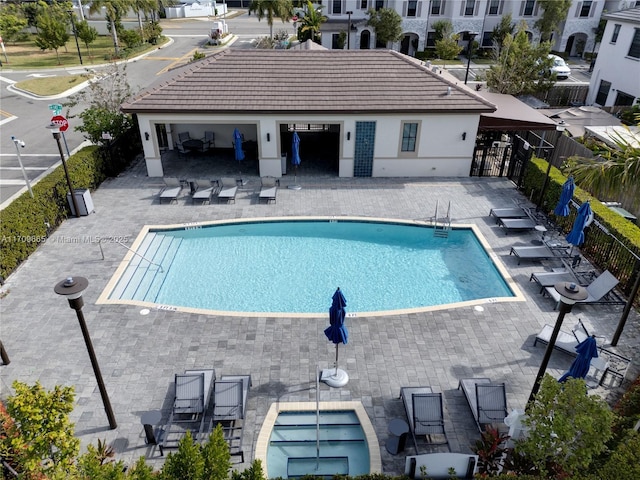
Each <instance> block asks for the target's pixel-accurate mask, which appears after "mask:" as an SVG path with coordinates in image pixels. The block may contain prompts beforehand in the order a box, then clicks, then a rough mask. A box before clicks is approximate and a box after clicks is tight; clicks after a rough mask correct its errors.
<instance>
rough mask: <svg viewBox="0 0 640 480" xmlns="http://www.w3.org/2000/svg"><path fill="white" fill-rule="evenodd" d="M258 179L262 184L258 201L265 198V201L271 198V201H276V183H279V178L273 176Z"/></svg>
mask: <svg viewBox="0 0 640 480" xmlns="http://www.w3.org/2000/svg"><path fill="white" fill-rule="evenodd" d="M260 181H261V182H262V186H261V187H260V193H259V195H258V201H260V200H262V199H265V200H266V201H267V203H269V202H270V201H272V200H273V203H276V194H277V193H278V185H280V180H278V179H277V178H275V177H262V178H261V179H260Z"/></svg>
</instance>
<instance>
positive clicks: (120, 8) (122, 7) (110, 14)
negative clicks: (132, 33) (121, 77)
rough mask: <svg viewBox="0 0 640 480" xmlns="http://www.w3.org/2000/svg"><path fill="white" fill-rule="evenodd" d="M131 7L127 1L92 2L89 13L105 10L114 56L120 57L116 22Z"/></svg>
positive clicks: (102, 0)
mask: <svg viewBox="0 0 640 480" xmlns="http://www.w3.org/2000/svg"><path fill="white" fill-rule="evenodd" d="M130 5H131V3H130V1H129V0H93V2H92V3H91V7H90V8H89V12H91V13H98V12H101V11H102V9H103V8H104V9H105V14H106V16H107V20H108V22H109V26H110V30H111V37H112V38H113V48H114V52H115V56H116V57H118V56H120V45H119V44H118V31H117V30H118V29H117V26H116V22H117V21H118V19H119V18H120V16H121V15H122V13H124V12H126V11H127V9H128V8H129V6H130Z"/></svg>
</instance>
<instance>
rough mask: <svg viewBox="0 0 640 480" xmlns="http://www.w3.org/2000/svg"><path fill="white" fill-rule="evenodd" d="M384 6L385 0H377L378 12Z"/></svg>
mask: <svg viewBox="0 0 640 480" xmlns="http://www.w3.org/2000/svg"><path fill="white" fill-rule="evenodd" d="M383 8H384V0H376V8H375V10H376V12H377V11H378V10H382V9H383Z"/></svg>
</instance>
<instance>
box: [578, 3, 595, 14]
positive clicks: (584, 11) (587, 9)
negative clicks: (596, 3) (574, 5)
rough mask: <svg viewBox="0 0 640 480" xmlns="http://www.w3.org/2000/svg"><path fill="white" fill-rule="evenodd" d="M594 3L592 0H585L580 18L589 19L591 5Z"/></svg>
mask: <svg viewBox="0 0 640 480" xmlns="http://www.w3.org/2000/svg"><path fill="white" fill-rule="evenodd" d="M592 3H593V2H592V1H590V0H585V1H584V2H582V7H581V8H580V17H588V16H589V12H591V4H592Z"/></svg>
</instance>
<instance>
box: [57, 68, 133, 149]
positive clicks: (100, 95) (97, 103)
mask: <svg viewBox="0 0 640 480" xmlns="http://www.w3.org/2000/svg"><path fill="white" fill-rule="evenodd" d="M126 68H127V67H126V64H122V65H118V64H116V63H113V64H112V65H111V66H110V67H109V68H106V69H104V70H101V71H100V72H99V73H96V74H94V75H96V76H95V78H94V79H93V81H91V82H90V83H89V86H88V87H87V88H85V89H84V90H82V91H81V92H80V93H78V94H76V95H73V96H71V97H69V101H68V102H66V103H64V104H63V105H64V106H65V107H68V108H69V109H71V108H73V107H75V106H76V105H78V104H80V103H81V102H88V103H89V106H88V107H86V108H83V110H82V112H81V113H80V114H79V115H78V117H80V119H81V120H82V124H81V125H78V126H77V127H75V130H76V131H80V132H84V133H85V137H86V138H87V139H89V140H91V141H92V142H93V143H96V144H103V143H104V141H105V140H104V139H103V138H102V134H103V133H109V134H111V137H112V138H118V137H119V136H120V135H122V134H123V133H124V132H126V131H127V130H129V129H130V128H131V127H132V126H133V119H132V118H131V115H128V114H124V113H122V112H121V111H120V105H121V104H122V103H124V102H125V100H128V99H129V98H130V97H131V96H132V91H131V87H130V86H129V83H128V80H127V72H126ZM67 117H68V118H73V117H74V115H70V114H68V115H67Z"/></svg>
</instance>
